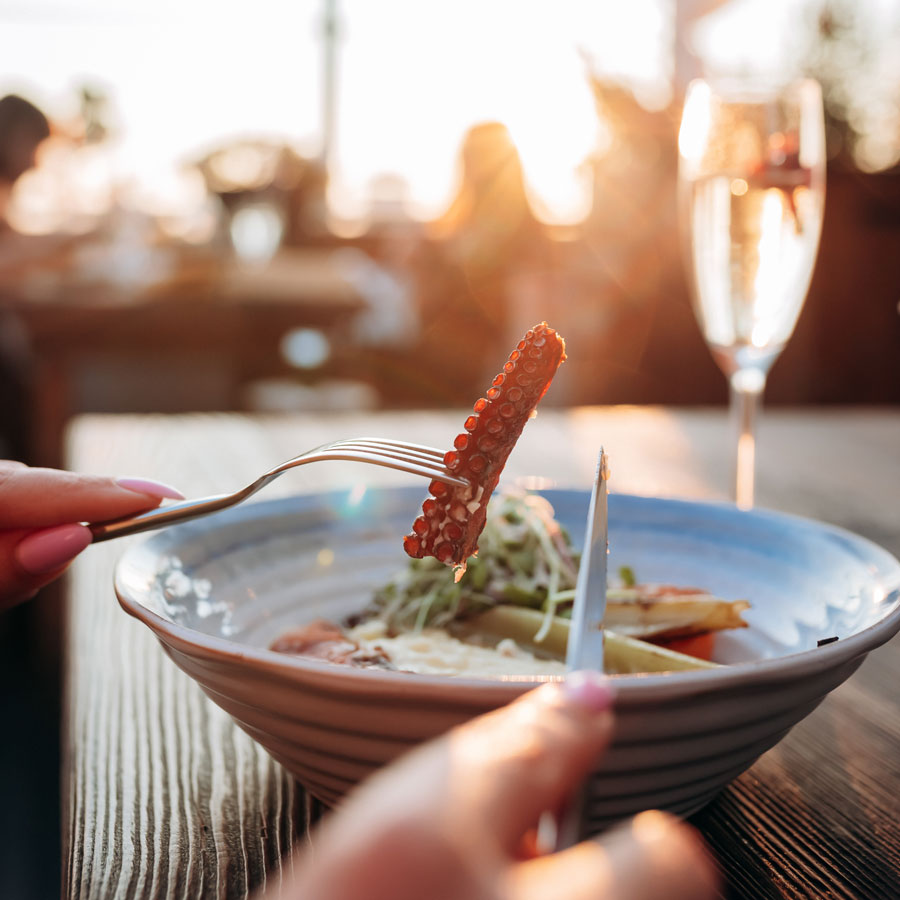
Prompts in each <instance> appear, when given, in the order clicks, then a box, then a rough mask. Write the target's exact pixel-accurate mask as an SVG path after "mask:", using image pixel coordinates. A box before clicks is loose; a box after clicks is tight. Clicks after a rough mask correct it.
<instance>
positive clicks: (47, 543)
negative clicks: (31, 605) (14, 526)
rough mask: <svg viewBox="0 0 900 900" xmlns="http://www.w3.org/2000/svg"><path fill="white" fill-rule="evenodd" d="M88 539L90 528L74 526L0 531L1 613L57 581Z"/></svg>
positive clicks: (73, 524) (89, 539)
mask: <svg viewBox="0 0 900 900" xmlns="http://www.w3.org/2000/svg"><path fill="white" fill-rule="evenodd" d="M91 537H92V535H91V532H90V529H88V528H86V527H85V526H84V525H79V524H75V523H70V524H67V525H56V526H54V527H53V528H44V529H40V530H38V531H31V532H27V531H21V530H17V531H6V532H0V611H2V610H3V609H5V608H8V607H10V606H14V605H15V604H17V603H21V602H22V601H23V600H27V599H29V598H30V597H32V596H34V594H36V593H37V591H38V590H40V589H41V588H42V587H43V586H44V585H45V584H49V583H50V582H51V581H53V580H54V579H56V578H58V577H59V576H60V575H61V574H62V573H63V572H64V571H65V569H66V567H67V566H68V564H69V563H70V562H71V561H72V560H73V559H74V558H75V557H76V556H77V555H78V554H79V553H80V552H81V551H82V550H84V548H85V547H87V546H88V544H90V542H91Z"/></svg>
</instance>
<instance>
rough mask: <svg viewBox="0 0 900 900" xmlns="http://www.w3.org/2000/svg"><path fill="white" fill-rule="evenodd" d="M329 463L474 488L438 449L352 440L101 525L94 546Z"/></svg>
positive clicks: (232, 501) (210, 509)
mask: <svg viewBox="0 0 900 900" xmlns="http://www.w3.org/2000/svg"><path fill="white" fill-rule="evenodd" d="M327 459H341V460H350V461H353V462H363V463H371V464H372V465H375V466H386V467H387V468H389V469H399V470H400V471H401V472H409V473H410V474H412V475H421V476H422V477H424V478H432V479H436V480H438V481H443V482H444V483H445V484H452V485H458V486H462V487H464V486H466V485H467V484H468V483H469V482H468V481H466V480H465V479H464V478H460V477H459V476H458V475H453V474H452V473H451V472H450V470H449V469H448V468H447V467H446V466H445V465H444V451H443V450H436V449H435V448H434V447H425V446H422V445H421V444H409V443H406V442H405V441H391V440H386V439H382V438H351V439H348V440H343V441H334V442H333V443H330V444H322V446H321V447H315V448H313V449H312V450H307V451H306V452H305V453H301V454H300V455H299V456H295V457H293V459H289V460H287V462H283V463H282V464H281V465H279V466H275V468H274V469H270V470H269V471H268V472H266V473H265V474H264V475H261V476H260V477H259V478H257V479H256V481H254V482H252V483H251V484H248V485H247V487H245V488H243V489H241V490H239V491H235V492H234V493H233V494H216V495H215V496H212V497H201V498H199V499H197V500H185V501H183V502H181V503H175V504H172V505H170V506H166V507H164V508H162V509H154V510H151V511H150V512H146V513H141V514H140V515H137V516H127V517H125V518H122V519H112V520H110V521H108V522H95V523H93V524H91V525H89V526H88V527H89V528H90V530H91V532H92V534H93V535H94V538H93V543H95V544H96V543H99V542H100V541H108V540H110V539H111V538H117V537H125V536H126V535H129V534H138V533H140V532H142V531H150V530H151V529H154V528H163V527H165V526H167V525H174V524H175V523H176V522H185V521H187V520H188V519H196V518H199V517H200V516H205V515H208V514H209V513H214V512H218V511H219V510H221V509H227V508H228V507H230V506H235V505H236V504H238V503H241V502H242V501H244V500H246V499H247V498H248V497H252V496H253V495H254V494H255V493H256V492H257V491H259V490H262V488H264V487H265V486H266V485H267V484H270V483H271V482H272V481H274V480H275V479H276V478H278V476H279V475H282V474H283V473H284V472H287V471H288V469H293V468H294V467H296V466H305V465H306V464H307V463H313V462H320V461H322V460H327Z"/></svg>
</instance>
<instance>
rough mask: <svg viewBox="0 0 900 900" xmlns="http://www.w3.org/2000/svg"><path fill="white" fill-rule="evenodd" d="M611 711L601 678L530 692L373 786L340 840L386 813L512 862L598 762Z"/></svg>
mask: <svg viewBox="0 0 900 900" xmlns="http://www.w3.org/2000/svg"><path fill="white" fill-rule="evenodd" d="M611 703H612V692H611V690H610V688H609V687H608V682H607V680H606V679H603V678H602V677H601V676H596V677H595V678H582V679H580V680H579V679H576V680H575V681H573V682H571V683H568V684H547V685H544V686H542V687H540V688H538V689H537V690H535V691H531V692H529V693H528V694H526V695H524V696H523V697H521V698H519V699H518V700H517V701H516V702H514V703H512V704H510V705H509V706H506V707H504V708H502V709H499V710H496V711H495V712H492V713H489V714H488V715H485V716H480V717H479V718H477V719H474V720H472V721H471V722H469V723H467V724H465V725H463V726H461V727H459V728H456V729H454V730H453V731H451V732H450V733H449V734H448V735H446V736H444V737H443V738H441V739H439V740H436V741H432V742H430V743H428V744H425V745H424V746H422V747H420V748H419V749H417V750H415V751H413V752H412V753H411V754H409V755H408V756H407V757H406V758H405V759H404V760H403V761H402V762H401V763H400V764H398V765H395V766H392V767H390V768H388V769H384V770H382V771H381V772H380V773H378V774H377V775H375V776H374V777H373V778H371V779H370V780H369V782H368V783H367V784H366V785H365V786H364V787H363V788H362V789H361V790H360V791H358V792H357V794H356V795H355V796H354V797H353V800H352V801H350V802H352V804H353V808H354V809H355V810H356V811H357V812H356V813H355V815H353V816H351V815H345V816H344V822H343V833H344V835H345V836H346V833H347V829H348V827H352V826H351V825H350V823H351V822H352V820H353V819H354V818H355V819H356V821H357V822H359V823H362V822H365V821H366V819H367V818H371V819H372V824H374V822H375V821H376V820H379V819H380V820H381V821H382V822H383V821H384V810H385V809H389V810H390V811H391V817H392V818H394V819H396V820H398V821H401V820H402V821H411V822H416V823H419V827H421V828H423V829H429V830H431V831H435V830H440V832H441V834H442V838H443V839H445V840H446V841H447V843H448V845H453V846H455V847H463V849H467V848H469V847H474V848H476V849H475V851H474V852H476V853H478V854H482V855H483V854H484V853H486V852H488V851H490V852H492V853H494V854H495V855H496V856H498V857H503V858H506V857H508V856H512V855H513V854H514V853H515V851H516V850H517V849H518V847H519V844H520V841H521V839H522V837H523V835H524V834H525V832H526V831H527V830H528V829H529V828H531V827H533V826H534V825H535V824H536V823H537V820H538V818H539V817H540V815H541V813H542V812H544V811H545V810H547V809H550V810H555V809H557V808H558V807H560V806H561V805H562V804H563V803H564V802H565V801H566V800H567V799H568V797H569V795H570V793H571V791H572V790H573V789H574V788H575V786H576V785H577V784H578V783H579V782H580V780H581V779H582V778H583V777H584V776H585V775H586V774H587V772H588V771H589V770H590V769H591V767H592V765H593V764H594V762H595V761H596V760H597V757H598V756H599V754H600V753H601V752H602V750H603V748H604V747H605V746H606V744H607V743H608V741H609V737H610V733H611V730H612V716H611V713H610V709H609V708H610V706H611ZM436 810H439V811H440V815H436V813H435V811H436ZM361 827H368V826H362V825H361Z"/></svg>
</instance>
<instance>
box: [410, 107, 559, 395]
mask: <svg viewBox="0 0 900 900" xmlns="http://www.w3.org/2000/svg"><path fill="white" fill-rule="evenodd" d="M459 167H460V180H459V187H458V189H457V192H456V196H455V197H454V199H453V201H452V202H451V204H450V206H449V208H448V209H447V211H446V212H445V213H444V214H443V215H442V216H440V217H439V218H438V219H437V220H435V221H434V222H432V223H430V225H429V228H428V235H427V240H426V242H425V244H424V245H423V249H422V252H421V253H420V255H419V259H418V262H417V271H418V283H419V293H420V301H419V302H420V310H421V317H422V329H423V340H422V345H421V350H422V352H423V357H422V358H423V359H424V360H428V371H430V372H434V373H441V375H442V376H443V381H442V383H441V385H440V388H439V391H440V396H436V397H434V398H432V399H434V400H443V401H444V402H449V403H464V404H468V403H470V402H471V400H472V397H473V396H477V395H478V393H479V392H483V391H484V390H485V389H486V388H487V386H488V385H489V383H490V378H491V377H492V375H493V374H494V373H493V372H491V371H488V369H489V368H490V367H491V366H493V365H494V363H495V357H496V353H497V347H503V346H506V345H507V344H508V343H510V340H511V335H513V334H515V335H518V334H519V333H520V332H521V331H524V328H525V327H527V325H528V324H533V323H532V322H531V321H530V319H529V318H528V313H525V312H523V314H521V315H519V314H518V311H517V306H518V305H519V301H520V291H521V290H522V287H523V284H527V283H528V276H529V275H533V276H534V277H535V278H538V277H539V275H540V273H541V271H542V270H543V269H544V268H546V266H547V264H548V257H549V253H550V243H549V239H548V236H547V234H546V231H545V229H544V227H543V226H542V225H541V223H540V222H539V221H538V220H537V218H536V217H535V215H534V213H533V212H532V208H531V205H530V203H529V200H528V195H527V190H526V186H525V177H524V174H523V170H522V162H521V159H520V157H519V152H518V150H517V149H516V146H515V144H514V143H513V140H512V138H511V136H510V134H509V131H508V130H507V128H506V126H505V125H503V124H502V123H500V122H482V123H480V124H478V125H475V126H473V127H472V128H470V129H469V131H468V132H466V134H465V136H464V138H463V141H462V145H461V148H460V154H459ZM536 305H539V304H536ZM523 322H524V326H523Z"/></svg>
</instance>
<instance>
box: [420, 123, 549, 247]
mask: <svg viewBox="0 0 900 900" xmlns="http://www.w3.org/2000/svg"><path fill="white" fill-rule="evenodd" d="M538 228H539V225H538V222H537V219H536V218H535V216H534V213H533V211H532V208H531V205H530V203H529V201H528V193H527V189H526V186H525V175H524V172H523V169H522V161H521V158H520V157H519V151H518V150H517V148H516V145H515V143H514V142H513V140H512V137H511V136H510V133H509V130H508V129H507V127H506V126H505V125H504V124H503V123H501V122H481V123H479V124H477V125H473V126H472V127H471V128H470V129H469V130H468V131H467V132H466V134H465V136H464V137H463V141H462V144H461V146H460V151H459V187H458V189H457V191H456V196H455V197H454V199H453V201H452V202H451V204H450V206H449V208H448V209H447V211H446V212H445V213H444V214H443V215H441V216H440V217H438V218H437V219H436V220H435V221H434V222H432V223H431V226H430V228H429V232H430V233H431V235H432V236H433V237H434V238H436V239H438V240H447V239H450V240H453V239H457V240H463V241H465V240H466V238H467V237H468V238H471V239H472V244H473V246H472V247H471V250H472V252H474V253H477V254H478V255H481V254H484V255H486V256H487V255H489V256H490V257H491V258H492V259H493V260H494V261H495V262H496V261H499V260H502V258H503V257H504V256H505V255H506V251H512V250H514V248H515V247H517V246H518V245H519V244H520V242H521V238H522V237H523V236H524V235H525V234H528V235H531V234H533V232H534V231H535V230H537V229H538ZM478 248H480V250H479V249H478Z"/></svg>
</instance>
